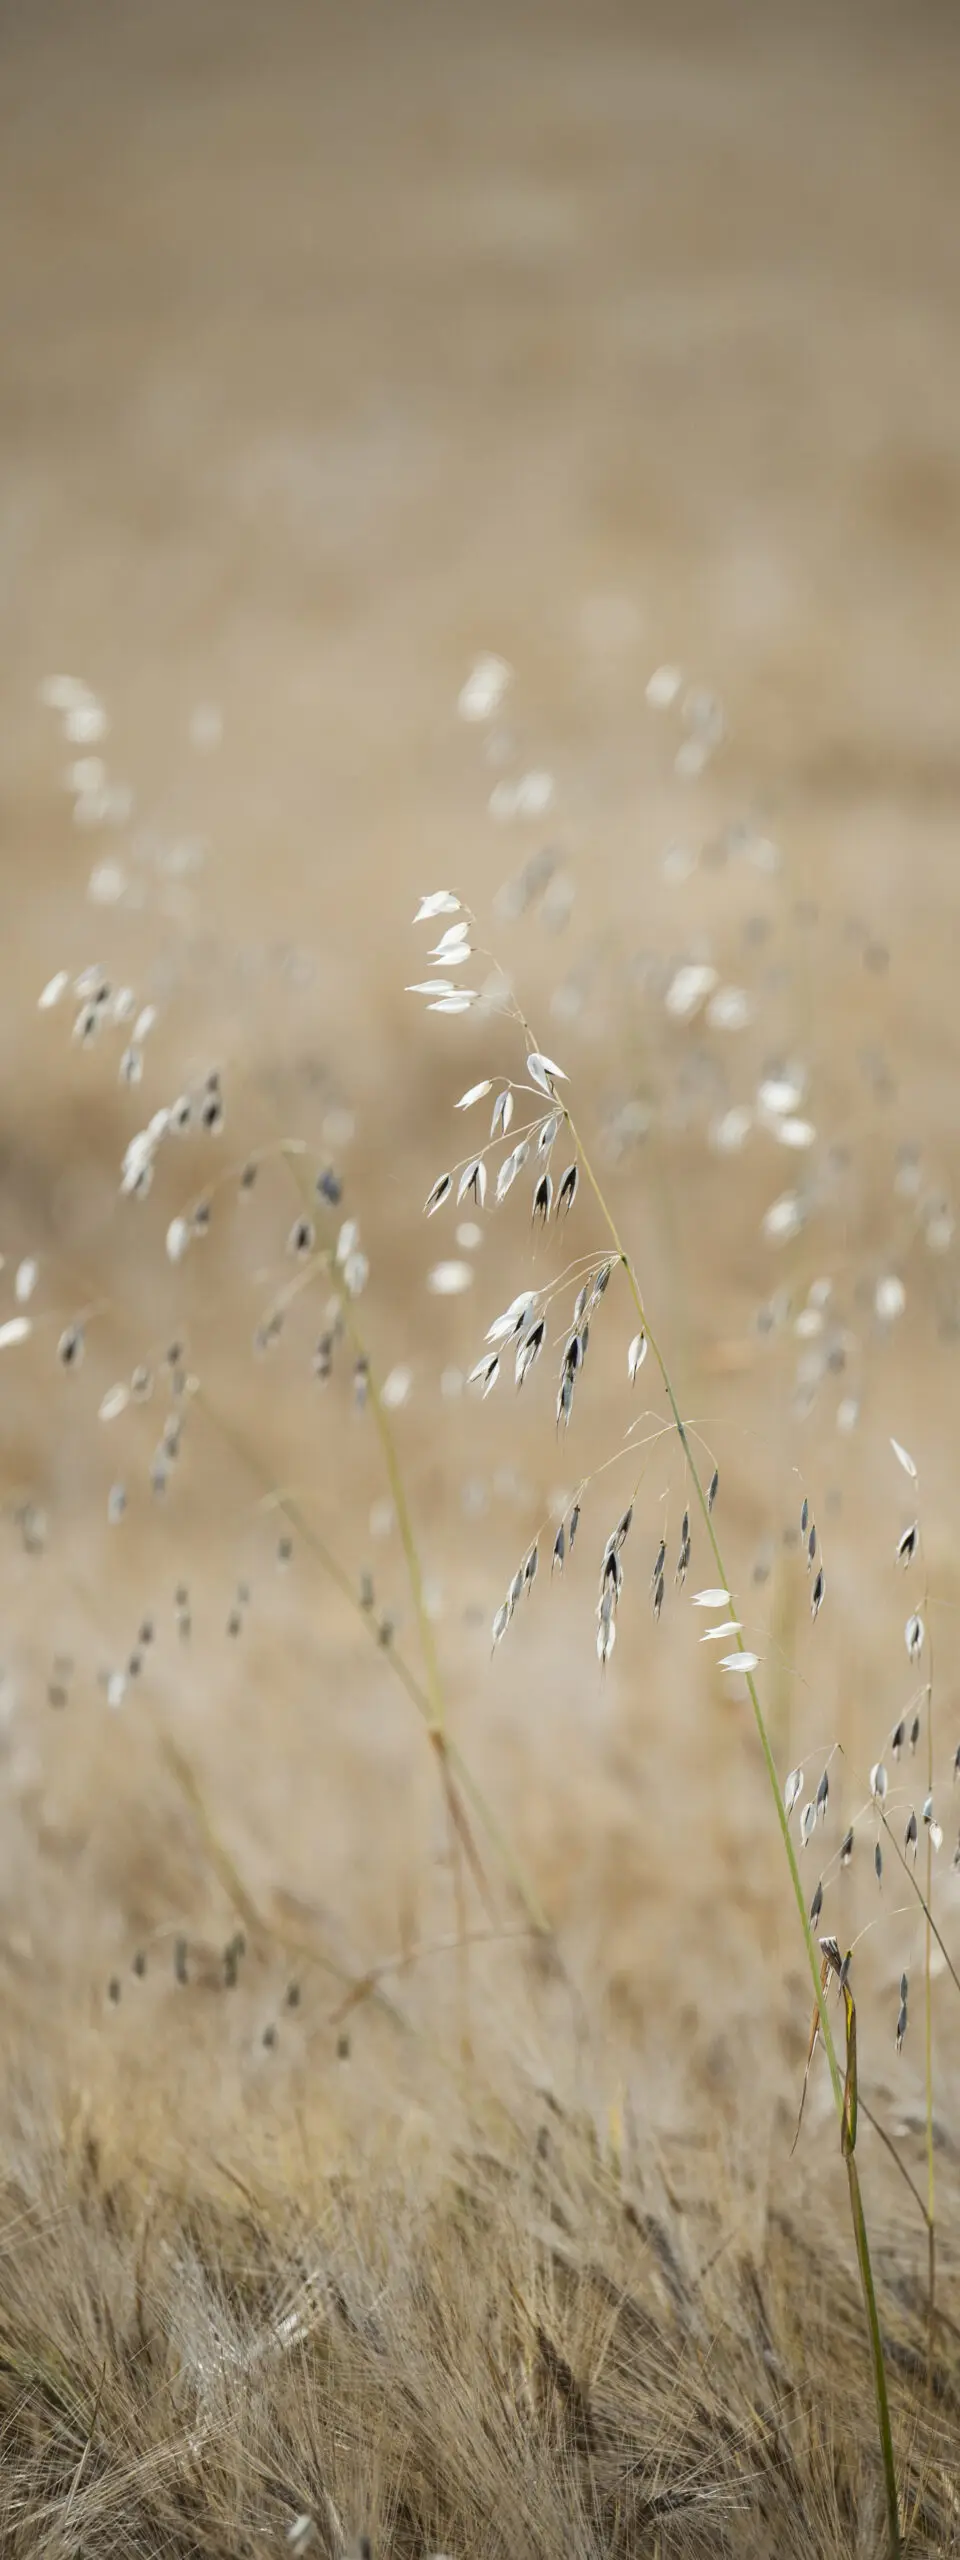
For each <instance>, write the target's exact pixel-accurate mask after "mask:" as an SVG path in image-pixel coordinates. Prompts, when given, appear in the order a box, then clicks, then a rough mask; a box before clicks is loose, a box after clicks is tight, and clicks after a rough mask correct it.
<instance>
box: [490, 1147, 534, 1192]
mask: <svg viewBox="0 0 960 2560" xmlns="http://www.w3.org/2000/svg"><path fill="white" fill-rule="evenodd" d="M529 1154H530V1141H529V1139H528V1138H521V1140H520V1143H519V1145H518V1146H516V1147H514V1148H513V1149H512V1152H511V1153H510V1155H508V1156H504V1159H503V1163H502V1165H501V1166H500V1170H499V1172H498V1174H497V1199H498V1201H499V1200H505V1199H506V1196H507V1193H508V1191H509V1190H510V1189H511V1188H512V1185H513V1184H514V1183H515V1181H516V1179H517V1175H518V1173H522V1171H523V1167H524V1165H525V1164H526V1162H527V1158H528V1156H529Z"/></svg>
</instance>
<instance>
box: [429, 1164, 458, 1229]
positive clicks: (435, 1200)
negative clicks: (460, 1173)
mask: <svg viewBox="0 0 960 2560" xmlns="http://www.w3.org/2000/svg"><path fill="white" fill-rule="evenodd" d="M452 1189H453V1177H452V1175H451V1174H449V1173H441V1174H438V1176H437V1179H436V1182H435V1183H434V1184H433V1186H432V1189H431V1190H429V1191H428V1193H427V1196H426V1199H425V1201H424V1204H423V1213H424V1217H426V1218H432V1217H433V1214H434V1211H435V1210H436V1209H442V1207H443V1204H444V1201H445V1200H449V1198H450V1193H451V1191H452Z"/></svg>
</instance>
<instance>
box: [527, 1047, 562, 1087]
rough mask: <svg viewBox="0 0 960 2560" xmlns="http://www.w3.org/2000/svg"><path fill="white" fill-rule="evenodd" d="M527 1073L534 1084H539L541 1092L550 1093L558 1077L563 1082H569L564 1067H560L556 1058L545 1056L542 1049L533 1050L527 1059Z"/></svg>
mask: <svg viewBox="0 0 960 2560" xmlns="http://www.w3.org/2000/svg"><path fill="white" fill-rule="evenodd" d="M527 1074H528V1076H529V1077H530V1079H531V1082H532V1083H533V1084H535V1085H539V1088H540V1091H541V1093H550V1092H551V1091H552V1087H553V1083H554V1081H555V1080H556V1079H559V1081H560V1083H561V1084H566V1082H567V1076H566V1072H565V1070H564V1068H563V1067H558V1065H557V1062H556V1059H555V1058H545V1057H544V1055H543V1053H542V1051H541V1050H540V1049H532V1050H531V1052H530V1056H529V1058H528V1059H527Z"/></svg>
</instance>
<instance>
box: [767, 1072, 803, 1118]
mask: <svg viewBox="0 0 960 2560" xmlns="http://www.w3.org/2000/svg"><path fill="white" fill-rule="evenodd" d="M803 1093H804V1082H803V1077H802V1076H801V1075H799V1074H797V1075H783V1076H765V1077H764V1080H763V1083H762V1084H761V1085H758V1087H757V1106H758V1109H759V1110H760V1111H762V1112H763V1113H764V1115H765V1116H766V1117H767V1118H768V1119H771V1120H781V1119H785V1118H786V1117H787V1116H788V1115H789V1114H790V1113H791V1112H794V1111H796V1110H798V1108H799V1105H800V1103H801V1102H802V1101H803Z"/></svg>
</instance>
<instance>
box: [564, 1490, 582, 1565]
mask: <svg viewBox="0 0 960 2560" xmlns="http://www.w3.org/2000/svg"><path fill="white" fill-rule="evenodd" d="M579 1526H580V1505H579V1502H575V1503H574V1506H573V1510H572V1511H571V1514H570V1527H569V1529H568V1531H567V1545H568V1547H569V1549H570V1553H571V1555H572V1554H573V1541H574V1539H575V1537H576V1534H577V1530H578V1529H579Z"/></svg>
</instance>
